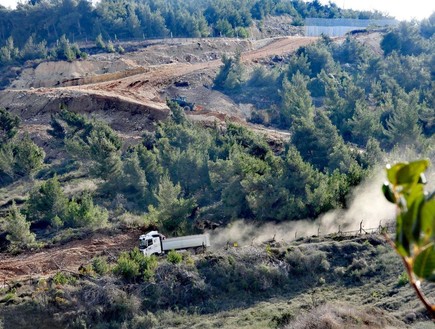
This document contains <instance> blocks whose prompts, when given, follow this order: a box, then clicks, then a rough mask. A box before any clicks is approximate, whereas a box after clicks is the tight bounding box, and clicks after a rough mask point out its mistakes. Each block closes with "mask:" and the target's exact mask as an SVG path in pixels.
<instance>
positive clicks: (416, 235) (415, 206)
mask: <svg viewBox="0 0 435 329" xmlns="http://www.w3.org/2000/svg"><path fill="white" fill-rule="evenodd" d="M423 204H424V195H423V193H421V194H419V195H418V196H416V198H415V200H414V201H413V202H412V203H411V205H410V206H409V209H408V211H407V212H406V214H404V221H405V222H406V225H410V231H412V232H407V234H408V236H412V242H414V243H416V244H417V245H419V246H421V243H422V242H424V240H425V239H421V232H422V220H421V216H420V210H421V207H422V206H423ZM407 229H408V227H407ZM410 233H411V234H410Z"/></svg>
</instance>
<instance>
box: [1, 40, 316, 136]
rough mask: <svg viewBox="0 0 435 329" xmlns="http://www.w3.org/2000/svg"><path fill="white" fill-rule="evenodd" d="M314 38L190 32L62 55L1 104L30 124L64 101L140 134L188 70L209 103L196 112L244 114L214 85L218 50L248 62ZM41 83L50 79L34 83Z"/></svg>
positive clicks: (4, 95)
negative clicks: (135, 45) (168, 39)
mask: <svg viewBox="0 0 435 329" xmlns="http://www.w3.org/2000/svg"><path fill="white" fill-rule="evenodd" d="M316 40H317V38H306V37H281V38H270V39H265V40H258V41H247V40H236V39H195V40H192V39H188V40H180V41H178V43H174V44H170V45H166V44H165V45H162V44H157V45H152V46H149V47H147V48H145V49H143V50H142V51H139V52H135V53H132V54H128V55H126V56H125V57H120V56H119V55H114V54H109V55H107V54H106V55H95V57H92V59H90V60H88V61H81V62H75V63H63V65H65V67H66V68H65V71H62V70H61V69H60V68H61V66H62V64H60V63H58V62H57V63H42V64H40V65H39V66H38V67H36V69H34V70H33V71H32V72H30V71H29V72H27V71H26V72H25V73H23V74H22V76H21V77H20V78H19V79H18V80H17V81H16V83H13V84H12V87H11V88H10V89H7V90H5V91H2V92H0V106H3V107H5V108H7V109H9V110H10V111H12V112H14V113H16V114H19V116H20V117H21V119H22V120H23V124H24V125H29V126H31V125H33V124H39V125H41V124H42V125H46V124H48V122H49V119H50V114H52V113H54V112H56V111H58V110H59V107H60V105H61V104H64V105H66V106H67V107H68V109H69V110H71V111H76V112H80V113H89V114H92V116H94V117H96V118H99V119H104V120H105V121H107V122H108V123H109V124H110V125H111V126H112V127H113V128H114V129H115V130H117V131H119V132H121V133H124V134H128V135H132V136H134V135H137V134H138V133H140V132H141V131H143V130H144V129H152V128H153V125H154V124H155V122H156V121H158V120H162V119H164V118H165V117H166V116H167V115H168V113H169V111H168V108H167V106H166V102H165V97H166V96H168V94H167V92H166V91H165V90H166V89H167V88H168V87H170V86H173V85H174V84H176V83H177V81H180V80H183V79H184V78H185V77H187V78H188V79H193V80H196V84H193V85H192V87H189V88H188V89H189V90H191V94H192V95H198V97H199V98H200V99H199V101H198V102H197V103H198V104H201V108H202V109H203V110H204V113H195V116H196V120H200V119H204V120H205V121H207V120H208V118H209V117H210V116H212V117H213V120H221V119H222V118H227V117H228V116H230V117H233V118H238V119H240V120H241V121H245V117H246V113H244V111H243V109H240V107H239V106H238V104H234V103H233V102H232V101H231V100H229V99H228V98H227V97H226V96H225V95H223V94H221V93H218V92H213V91H211V90H210V82H211V77H213V76H214V75H215V72H216V71H217V69H218V68H219V66H220V65H221V60H220V56H221V55H222V54H223V53H228V54H231V55H232V54H234V52H235V51H236V50H240V51H242V60H243V62H245V63H249V62H255V61H258V60H259V59H264V58H267V57H271V56H274V55H283V54H286V53H291V52H293V51H295V50H296V49H298V48H299V47H300V46H304V45H307V44H310V43H312V42H314V41H316ZM172 42H175V41H172ZM108 63H113V65H112V64H108ZM150 63H151V65H150ZM156 63H158V64H156ZM85 72H86V73H85ZM102 72H103V73H102ZM62 77H63V80H59V79H61V78H62ZM26 81H27V82H26ZM41 85H44V86H45V87H41V88H37V89H35V88H33V86H41ZM56 85H57V86H59V85H61V86H62V87H55V86H56ZM20 87H24V88H26V89H18V88H20ZM194 88H199V89H194ZM169 96H170V95H169ZM193 101H196V100H195V99H194V100H193ZM222 114H223V115H222ZM29 130H31V128H30V127H29Z"/></svg>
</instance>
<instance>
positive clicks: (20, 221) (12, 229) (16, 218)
mask: <svg viewBox="0 0 435 329" xmlns="http://www.w3.org/2000/svg"><path fill="white" fill-rule="evenodd" d="M5 230H6V232H8V235H7V236H6V239H8V240H9V241H10V243H11V248H23V247H27V246H29V245H31V244H32V243H34V242H35V234H34V233H32V232H30V222H27V221H26V217H25V216H24V215H23V214H21V212H20V211H19V210H18V208H17V206H16V205H15V203H13V204H12V208H11V210H10V212H9V214H8V215H7V216H6V227H5Z"/></svg>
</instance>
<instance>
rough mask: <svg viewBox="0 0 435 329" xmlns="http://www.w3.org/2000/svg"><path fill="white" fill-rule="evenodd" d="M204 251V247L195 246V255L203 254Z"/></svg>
mask: <svg viewBox="0 0 435 329" xmlns="http://www.w3.org/2000/svg"><path fill="white" fill-rule="evenodd" d="M204 251H205V248H204V247H202V246H201V247H197V248H195V254H196V255H198V254H203V253H204Z"/></svg>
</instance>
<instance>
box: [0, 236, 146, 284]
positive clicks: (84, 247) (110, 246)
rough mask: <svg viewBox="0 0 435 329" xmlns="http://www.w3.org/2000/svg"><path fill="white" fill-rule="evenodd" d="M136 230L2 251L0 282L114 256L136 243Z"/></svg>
mask: <svg viewBox="0 0 435 329" xmlns="http://www.w3.org/2000/svg"><path fill="white" fill-rule="evenodd" d="M139 235H140V231H138V230H131V231H129V232H125V233H121V234H116V235H105V234H102V233H96V234H93V235H92V236H91V237H88V238H85V239H83V240H76V241H72V242H69V243H67V244H64V245H61V246H56V247H52V248H48V249H43V250H41V251H34V252H25V253H22V254H20V255H18V256H9V255H8V256H5V255H2V258H1V259H0V286H1V285H3V284H5V281H6V282H10V281H23V280H27V279H29V278H39V277H45V276H49V275H52V274H54V273H56V272H58V271H60V270H68V271H72V272H78V268H79V267H80V265H86V264H88V263H89V262H90V261H91V260H92V259H93V258H94V257H96V256H100V255H101V256H108V257H110V258H114V257H116V256H117V255H118V254H119V253H120V252H121V251H125V250H131V249H133V248H134V247H135V246H136V245H137V239H138V237H139Z"/></svg>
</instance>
